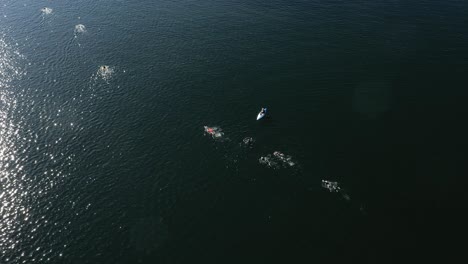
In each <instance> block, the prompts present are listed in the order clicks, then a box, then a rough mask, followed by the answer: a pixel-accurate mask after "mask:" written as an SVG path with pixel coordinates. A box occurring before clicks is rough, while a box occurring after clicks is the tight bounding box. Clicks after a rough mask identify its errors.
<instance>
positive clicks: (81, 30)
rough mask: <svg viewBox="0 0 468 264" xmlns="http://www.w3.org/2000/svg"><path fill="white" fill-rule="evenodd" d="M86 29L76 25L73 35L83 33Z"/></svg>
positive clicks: (83, 26)
mask: <svg viewBox="0 0 468 264" xmlns="http://www.w3.org/2000/svg"><path fill="white" fill-rule="evenodd" d="M85 32H86V27H85V25H83V24H78V25H76V26H75V33H85Z"/></svg>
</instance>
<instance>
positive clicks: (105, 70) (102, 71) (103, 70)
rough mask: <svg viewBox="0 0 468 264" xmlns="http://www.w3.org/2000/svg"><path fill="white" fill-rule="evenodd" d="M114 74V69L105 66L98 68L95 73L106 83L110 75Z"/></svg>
mask: <svg viewBox="0 0 468 264" xmlns="http://www.w3.org/2000/svg"><path fill="white" fill-rule="evenodd" d="M113 73H114V69H113V68H111V67H110V66H107V65H102V66H100V67H99V69H98V71H97V76H99V77H100V78H102V79H103V80H104V81H108V80H109V79H110V78H111V77H112V74H113Z"/></svg>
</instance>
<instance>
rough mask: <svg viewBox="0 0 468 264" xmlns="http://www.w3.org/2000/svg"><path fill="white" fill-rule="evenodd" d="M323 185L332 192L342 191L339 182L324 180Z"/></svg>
mask: <svg viewBox="0 0 468 264" xmlns="http://www.w3.org/2000/svg"><path fill="white" fill-rule="evenodd" d="M322 187H323V188H325V189H327V190H329V191H330V192H339V191H341V187H340V186H339V184H338V182H332V181H326V180H322Z"/></svg>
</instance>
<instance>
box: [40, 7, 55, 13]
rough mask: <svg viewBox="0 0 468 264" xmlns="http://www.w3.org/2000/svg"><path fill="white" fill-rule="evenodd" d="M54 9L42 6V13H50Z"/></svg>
mask: <svg viewBox="0 0 468 264" xmlns="http://www.w3.org/2000/svg"><path fill="white" fill-rule="evenodd" d="M53 11H54V10H53V9H52V8H50V7H44V8H41V13H42V15H50V14H52V12H53Z"/></svg>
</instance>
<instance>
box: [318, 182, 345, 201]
mask: <svg viewBox="0 0 468 264" xmlns="http://www.w3.org/2000/svg"><path fill="white" fill-rule="evenodd" d="M322 187H323V188H325V189H327V190H329V191H330V192H337V193H341V196H343V198H344V199H345V200H347V201H349V200H351V197H349V195H348V194H347V193H346V191H345V190H344V189H343V188H341V187H340V185H339V183H338V182H332V181H326V180H322Z"/></svg>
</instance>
